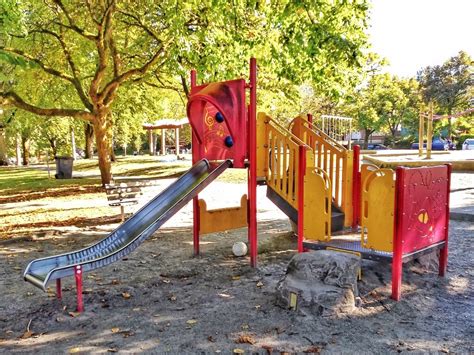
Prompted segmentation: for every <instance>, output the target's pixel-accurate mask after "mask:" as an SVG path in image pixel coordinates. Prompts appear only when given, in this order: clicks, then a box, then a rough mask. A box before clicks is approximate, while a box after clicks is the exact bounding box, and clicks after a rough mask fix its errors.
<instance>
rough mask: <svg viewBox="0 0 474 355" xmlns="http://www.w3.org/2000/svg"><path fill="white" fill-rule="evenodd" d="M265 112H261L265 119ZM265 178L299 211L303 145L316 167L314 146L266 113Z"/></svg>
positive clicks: (308, 159) (309, 159) (309, 163)
mask: <svg viewBox="0 0 474 355" xmlns="http://www.w3.org/2000/svg"><path fill="white" fill-rule="evenodd" d="M261 115H263V114H259V119H262V116H261ZM263 123H264V124H265V138H264V141H265V150H266V151H267V152H268V153H266V154H265V155H264V156H262V159H264V160H265V164H264V166H265V167H266V171H265V175H266V176H265V177H266V182H267V185H268V186H269V187H271V188H272V189H273V190H274V191H275V192H276V193H278V194H279V195H280V196H281V197H282V198H283V199H285V201H287V202H288V203H289V204H290V205H291V206H292V207H293V208H295V209H296V210H298V200H299V199H298V193H299V183H298V182H299V179H300V174H301V171H300V164H301V162H300V160H301V157H300V154H301V153H300V152H299V150H300V147H303V148H304V149H305V150H306V153H305V154H306V155H308V154H309V157H308V158H307V161H308V166H313V161H314V157H313V154H312V149H311V148H310V147H309V146H308V145H307V144H305V143H304V142H303V141H302V140H301V139H299V138H298V137H297V136H295V135H294V134H292V133H291V132H289V131H288V130H287V129H286V128H285V127H283V126H282V125H281V124H280V123H278V122H277V121H275V120H273V119H272V118H271V117H270V116H267V115H265V116H264V118H263Z"/></svg>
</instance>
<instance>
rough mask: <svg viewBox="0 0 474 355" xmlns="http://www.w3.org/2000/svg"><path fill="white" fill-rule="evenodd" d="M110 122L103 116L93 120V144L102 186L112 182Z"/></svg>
mask: <svg viewBox="0 0 474 355" xmlns="http://www.w3.org/2000/svg"><path fill="white" fill-rule="evenodd" d="M111 131H112V122H111V121H110V120H109V119H108V118H107V115H106V114H105V115H104V114H103V115H101V116H98V117H96V119H95V120H94V133H95V144H96V146H97V155H98V157H99V169H100V177H101V180H102V185H105V184H110V182H111V180H112V172H111V168H112V164H111V161H110V158H111V156H110V152H111V150H112V144H111Z"/></svg>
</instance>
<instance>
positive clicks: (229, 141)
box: [224, 136, 234, 148]
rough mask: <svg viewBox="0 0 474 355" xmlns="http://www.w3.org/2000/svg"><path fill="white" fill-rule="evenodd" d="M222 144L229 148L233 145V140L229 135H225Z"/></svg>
mask: <svg viewBox="0 0 474 355" xmlns="http://www.w3.org/2000/svg"><path fill="white" fill-rule="evenodd" d="M224 144H225V146H226V147H228V148H230V147H232V146H233V145H234V140H233V139H232V137H231V136H227V137H225V139H224Z"/></svg>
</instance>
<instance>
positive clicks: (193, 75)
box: [190, 69, 196, 93]
mask: <svg viewBox="0 0 474 355" xmlns="http://www.w3.org/2000/svg"><path fill="white" fill-rule="evenodd" d="M195 86H196V70H194V69H193V70H191V89H192V88H194V87H195ZM190 93H191V90H190Z"/></svg>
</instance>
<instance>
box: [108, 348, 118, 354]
mask: <svg viewBox="0 0 474 355" xmlns="http://www.w3.org/2000/svg"><path fill="white" fill-rule="evenodd" d="M107 351H108V352H109V353H116V352H117V351H118V348H109V349H107Z"/></svg>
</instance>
